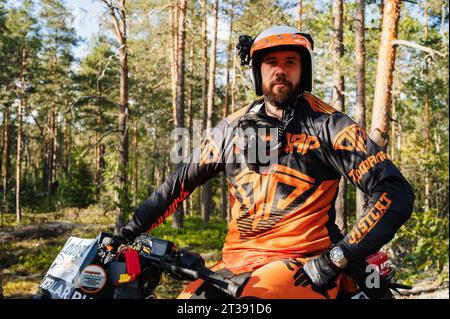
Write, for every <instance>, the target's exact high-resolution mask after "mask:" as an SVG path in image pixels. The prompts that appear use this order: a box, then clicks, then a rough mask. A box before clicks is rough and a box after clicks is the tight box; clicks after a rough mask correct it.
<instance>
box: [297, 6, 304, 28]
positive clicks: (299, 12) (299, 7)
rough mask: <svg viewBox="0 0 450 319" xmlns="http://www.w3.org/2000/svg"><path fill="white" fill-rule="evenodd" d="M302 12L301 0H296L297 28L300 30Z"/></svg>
mask: <svg viewBox="0 0 450 319" xmlns="http://www.w3.org/2000/svg"><path fill="white" fill-rule="evenodd" d="M302 14H303V4H302V0H298V21H297V29H298V30H299V31H302V22H303V21H302Z"/></svg>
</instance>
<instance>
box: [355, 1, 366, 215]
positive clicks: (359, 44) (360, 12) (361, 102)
mask: <svg viewBox="0 0 450 319" xmlns="http://www.w3.org/2000/svg"><path fill="white" fill-rule="evenodd" d="M364 3H365V2H364V0H357V1H356V40H355V44H356V123H358V125H359V126H360V127H361V128H363V129H364V130H365V129H366V45H365V31H364V27H365V19H364V11H365V4H364ZM367 202H368V198H367V195H365V194H364V193H363V192H362V191H360V190H359V189H358V188H357V189H356V217H357V218H358V217H359V216H360V215H361V213H362V212H363V211H364V209H365V207H366V206H367Z"/></svg>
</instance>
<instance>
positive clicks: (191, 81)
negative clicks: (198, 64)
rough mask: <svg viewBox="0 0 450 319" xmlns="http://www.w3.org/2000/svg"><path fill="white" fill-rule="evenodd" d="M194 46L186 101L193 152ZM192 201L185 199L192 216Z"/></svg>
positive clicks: (190, 55) (187, 210)
mask: <svg viewBox="0 0 450 319" xmlns="http://www.w3.org/2000/svg"><path fill="white" fill-rule="evenodd" d="M194 46H195V41H194V40H192V42H191V47H190V49H189V87H188V100H187V104H188V107H187V113H188V114H187V125H188V132H189V137H190V138H189V149H190V150H193V145H192V144H193V143H192V141H193V137H192V136H193V135H192V134H193V127H192V124H193V117H194V111H193V109H192V104H193V101H194V66H195V64H194V63H195V56H194ZM192 201H193V197H189V198H187V199H186V203H187V204H186V213H187V214H188V215H191V216H192V213H193V209H192Z"/></svg>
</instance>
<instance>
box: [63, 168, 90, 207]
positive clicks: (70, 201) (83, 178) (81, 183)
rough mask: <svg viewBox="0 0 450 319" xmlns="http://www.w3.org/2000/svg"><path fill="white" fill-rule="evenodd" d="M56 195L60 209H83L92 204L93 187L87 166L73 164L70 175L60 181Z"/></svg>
mask: <svg viewBox="0 0 450 319" xmlns="http://www.w3.org/2000/svg"><path fill="white" fill-rule="evenodd" d="M58 195H59V201H60V203H61V206H62V207H80V208H84V207H87V206H89V205H90V204H93V203H94V201H95V185H94V181H93V177H92V171H91V169H90V167H89V165H87V164H86V163H85V162H84V161H79V162H75V164H74V165H73V169H72V173H71V175H69V176H66V177H64V178H63V179H62V181H61V184H60V191H59V194H58Z"/></svg>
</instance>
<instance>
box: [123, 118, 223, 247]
mask: <svg viewBox="0 0 450 319" xmlns="http://www.w3.org/2000/svg"><path fill="white" fill-rule="evenodd" d="M226 133H227V124H226V122H224V121H222V122H220V123H219V124H218V125H217V126H216V127H215V128H214V129H213V130H212V131H211V133H210V134H209V135H208V136H207V137H206V138H205V139H204V140H203V141H202V143H201V145H200V146H199V147H197V148H196V149H195V150H194V152H193V154H192V155H191V156H190V157H189V160H188V161H186V162H183V163H180V164H178V167H177V169H176V171H175V172H174V173H173V174H172V175H171V176H169V178H167V179H166V181H165V182H164V183H163V184H162V185H161V186H160V187H159V188H158V189H156V190H155V191H154V192H153V193H152V194H151V195H150V197H149V198H148V199H147V200H145V201H144V202H143V203H142V204H141V205H140V206H139V207H138V208H137V210H136V211H135V213H134V215H133V217H132V219H131V221H130V222H129V223H128V224H127V225H126V226H125V227H123V228H122V230H121V234H122V235H123V236H124V237H125V238H126V239H128V240H133V239H134V238H135V237H136V236H138V235H140V234H141V233H145V232H147V231H149V230H151V229H153V228H155V227H156V226H158V225H159V224H161V223H162V222H163V221H164V220H165V219H166V218H168V217H169V216H170V215H171V214H172V213H174V212H175V211H176V209H177V208H178V207H179V205H180V204H181V203H182V202H183V201H184V200H185V199H186V198H187V197H188V196H189V195H190V194H191V193H192V192H193V191H194V190H195V189H196V188H197V187H198V186H200V185H202V184H203V183H205V182H206V181H207V180H209V179H211V178H213V177H214V176H216V175H217V174H218V173H219V172H221V171H223V170H224V165H225V160H224V159H225V154H224V152H225V140H226V138H225V135H226Z"/></svg>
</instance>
